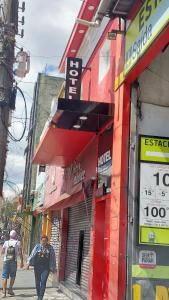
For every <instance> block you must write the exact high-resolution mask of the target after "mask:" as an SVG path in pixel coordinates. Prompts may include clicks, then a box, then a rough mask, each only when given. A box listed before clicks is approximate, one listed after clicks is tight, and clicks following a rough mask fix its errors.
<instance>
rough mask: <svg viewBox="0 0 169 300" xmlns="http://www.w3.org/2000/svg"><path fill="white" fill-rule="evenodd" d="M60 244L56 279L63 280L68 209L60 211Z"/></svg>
mask: <svg viewBox="0 0 169 300" xmlns="http://www.w3.org/2000/svg"><path fill="white" fill-rule="evenodd" d="M60 230H61V243H60V251H59V267H58V279H59V281H63V280H64V274H65V263H66V250H67V234H68V208H65V209H62V212H61V228H60Z"/></svg>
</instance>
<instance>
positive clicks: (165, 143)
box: [139, 136, 169, 245]
mask: <svg viewBox="0 0 169 300" xmlns="http://www.w3.org/2000/svg"><path fill="white" fill-rule="evenodd" d="M168 159H169V138H159V137H152V136H151V137H148V136H141V137H140V192H139V197H140V205H139V231H140V243H141V244H160V245H169V162H168Z"/></svg>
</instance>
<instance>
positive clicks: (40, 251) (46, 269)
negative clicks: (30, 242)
mask: <svg viewBox="0 0 169 300" xmlns="http://www.w3.org/2000/svg"><path fill="white" fill-rule="evenodd" d="M29 266H33V267H34V273H35V283H36V291H37V296H38V298H37V299H38V300H42V299H43V296H44V293H45V289H46V282H47V279H48V276H49V273H50V272H55V269H56V258H55V252H54V249H53V247H52V246H51V245H50V244H49V243H48V237H47V236H46V235H43V236H42V237H41V243H39V244H37V245H36V246H35V247H34V249H33V250H32V253H31V254H30V256H29V258H28V263H27V269H29Z"/></svg>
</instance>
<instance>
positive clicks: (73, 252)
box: [65, 197, 92, 295]
mask: <svg viewBox="0 0 169 300" xmlns="http://www.w3.org/2000/svg"><path fill="white" fill-rule="evenodd" d="M91 211H92V197H90V198H89V199H87V200H86V201H83V202H81V203H80V204H78V205H75V206H72V207H71V208H69V229H68V240H67V257H66V268H65V282H66V283H67V284H68V285H71V286H76V289H77V288H79V290H80V291H81V292H82V293H83V294H85V295H86V294H87V290H88V277H89V260H90V253H89V252H90V227H91ZM81 231H83V234H84V239H83V254H82V263H81V280H80V285H78V284H76V276H77V259H78V248H79V235H80V232H81Z"/></svg>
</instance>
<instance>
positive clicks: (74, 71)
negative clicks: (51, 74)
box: [65, 57, 82, 100]
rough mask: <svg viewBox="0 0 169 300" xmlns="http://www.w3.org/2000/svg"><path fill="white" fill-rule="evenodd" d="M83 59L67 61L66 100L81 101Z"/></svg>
mask: <svg viewBox="0 0 169 300" xmlns="http://www.w3.org/2000/svg"><path fill="white" fill-rule="evenodd" d="M81 74H82V59H80V58H71V57H68V59H67V70H66V86H65V98H66V99H73V100H80V95H81Z"/></svg>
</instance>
